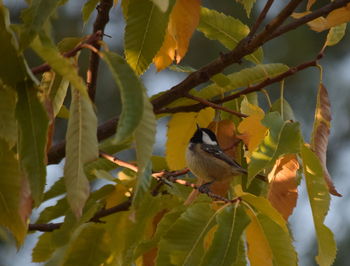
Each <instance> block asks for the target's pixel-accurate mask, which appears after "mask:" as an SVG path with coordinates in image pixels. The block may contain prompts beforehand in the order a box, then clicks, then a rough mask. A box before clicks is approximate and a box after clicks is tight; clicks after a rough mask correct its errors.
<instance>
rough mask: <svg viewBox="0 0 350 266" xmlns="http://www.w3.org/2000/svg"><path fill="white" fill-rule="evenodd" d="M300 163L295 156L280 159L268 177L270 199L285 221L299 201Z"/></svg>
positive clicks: (290, 155)
mask: <svg viewBox="0 0 350 266" xmlns="http://www.w3.org/2000/svg"><path fill="white" fill-rule="evenodd" d="M298 169H299V163H298V161H297V158H296V156H295V155H294V154H289V155H285V156H283V157H280V158H279V159H278V160H277V161H276V163H275V165H274V167H273V169H272V171H271V172H270V173H269V175H268V179H269V182H270V188H269V193H268V199H269V201H270V202H271V204H272V206H273V207H275V209H277V210H278V211H279V212H280V213H281V214H282V216H283V218H284V219H285V220H288V217H289V216H290V215H291V214H292V212H293V209H294V207H295V206H296V203H297V199H298V190H297V182H296V175H297V171H298Z"/></svg>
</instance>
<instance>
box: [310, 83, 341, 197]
mask: <svg viewBox="0 0 350 266" xmlns="http://www.w3.org/2000/svg"><path fill="white" fill-rule="evenodd" d="M331 120H332V117H331V106H330V103H329V98H328V92H327V89H326V87H325V86H324V85H323V84H322V83H321V84H320V87H319V91H318V94H317V105H316V111H315V120H314V128H313V131H312V136H311V148H312V150H313V151H314V152H315V154H316V155H317V157H318V158H319V159H320V161H321V164H322V167H323V173H324V177H325V180H326V182H327V185H328V189H329V192H330V193H331V194H333V195H335V196H338V197H341V196H342V195H341V194H340V193H339V192H338V191H337V190H336V188H335V186H334V184H333V182H332V179H331V177H330V174H329V172H328V169H327V165H326V161H327V157H326V155H327V146H328V136H329V133H330V123H331Z"/></svg>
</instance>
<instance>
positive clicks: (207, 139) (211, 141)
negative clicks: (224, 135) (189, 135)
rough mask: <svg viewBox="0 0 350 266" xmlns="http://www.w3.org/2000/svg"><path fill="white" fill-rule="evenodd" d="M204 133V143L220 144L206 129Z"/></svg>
mask: <svg viewBox="0 0 350 266" xmlns="http://www.w3.org/2000/svg"><path fill="white" fill-rule="evenodd" d="M202 133H203V136H202V138H203V143H205V144H208V145H218V143H217V142H216V141H215V140H212V139H211V138H210V137H209V135H208V134H207V133H206V132H205V131H202Z"/></svg>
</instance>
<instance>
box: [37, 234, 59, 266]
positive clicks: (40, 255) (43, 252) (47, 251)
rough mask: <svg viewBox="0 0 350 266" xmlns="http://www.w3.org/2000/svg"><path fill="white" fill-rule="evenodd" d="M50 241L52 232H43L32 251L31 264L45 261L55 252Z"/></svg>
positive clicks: (51, 240)
mask: <svg viewBox="0 0 350 266" xmlns="http://www.w3.org/2000/svg"><path fill="white" fill-rule="evenodd" d="M55 249H56V248H55V245H54V243H53V239H52V232H45V233H43V234H42V235H41V236H39V239H38V241H37V243H36V245H35V247H34V248H33V250H32V262H44V261H47V260H48V259H49V258H50V257H51V255H52V253H53V252H54V251H55Z"/></svg>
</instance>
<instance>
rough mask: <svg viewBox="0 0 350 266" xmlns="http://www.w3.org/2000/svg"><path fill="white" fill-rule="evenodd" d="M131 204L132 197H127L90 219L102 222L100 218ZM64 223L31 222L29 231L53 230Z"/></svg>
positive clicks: (126, 208) (125, 209)
mask: <svg viewBox="0 0 350 266" xmlns="http://www.w3.org/2000/svg"><path fill="white" fill-rule="evenodd" d="M130 206H131V199H130V198H129V199H127V200H126V201H124V202H122V203H120V204H118V205H116V206H113V207H111V208H109V209H101V210H99V211H98V212H96V213H95V215H94V216H93V217H92V218H91V219H90V220H89V222H95V223H100V222H101V221H100V219H101V218H103V217H106V216H109V215H111V214H114V213H117V212H121V211H127V210H129V208H130ZM62 224H63V223H48V224H29V225H28V230H29V231H41V232H52V231H54V230H56V229H59V228H60V227H61V226H62Z"/></svg>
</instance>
